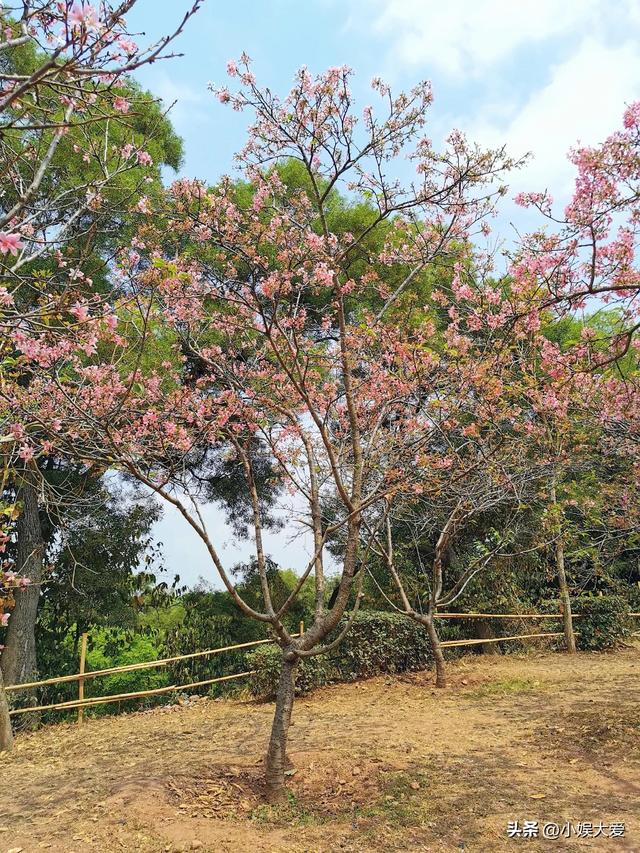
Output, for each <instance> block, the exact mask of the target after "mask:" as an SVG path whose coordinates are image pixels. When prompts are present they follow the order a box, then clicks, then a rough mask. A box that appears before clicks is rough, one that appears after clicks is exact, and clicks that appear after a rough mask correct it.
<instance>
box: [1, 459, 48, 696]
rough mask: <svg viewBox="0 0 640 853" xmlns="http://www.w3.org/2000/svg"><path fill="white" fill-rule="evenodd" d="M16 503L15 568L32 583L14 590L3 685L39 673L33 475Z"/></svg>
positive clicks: (38, 541) (40, 550) (39, 543)
mask: <svg viewBox="0 0 640 853" xmlns="http://www.w3.org/2000/svg"><path fill="white" fill-rule="evenodd" d="M18 500H19V501H20V502H21V503H22V511H21V513H20V515H19V516H18V520H17V522H16V533H17V538H18V545H17V554H16V569H17V570H18V571H19V572H20V574H21V575H22V577H25V578H29V580H30V581H31V583H30V585H29V586H27V587H25V588H24V589H18V590H16V591H15V600H16V604H15V607H14V608H13V610H12V611H11V616H10V618H9V624H8V626H7V633H6V638H5V648H4V651H3V652H2V656H1V657H0V669H1V670H2V675H3V677H4V682H5V684H20V683H22V682H24V681H33V680H34V679H35V677H36V675H37V671H38V663H37V658H36V634H35V631H36V617H37V615H38V602H39V599H40V585H41V583H42V574H43V568H44V566H43V556H44V542H43V539H42V530H41V526H40V515H39V511H38V491H37V488H36V486H35V483H34V479H33V475H31V474H29V473H26V474H25V479H24V480H23V481H22V483H21V485H20V488H19V492H18Z"/></svg>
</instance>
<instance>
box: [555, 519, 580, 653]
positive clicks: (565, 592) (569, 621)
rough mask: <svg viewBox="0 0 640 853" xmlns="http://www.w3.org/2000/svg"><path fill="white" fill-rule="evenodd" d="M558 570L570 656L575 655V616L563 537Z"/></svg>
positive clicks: (565, 638) (557, 547)
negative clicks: (570, 594)
mask: <svg viewBox="0 0 640 853" xmlns="http://www.w3.org/2000/svg"><path fill="white" fill-rule="evenodd" d="M556 568H557V570H558V586H559V587H560V601H561V602H562V624H563V628H564V641H565V645H566V647H567V651H568V652H569V654H575V651H576V638H575V634H574V633H573V615H572V613H571V598H570V597H569V586H568V584H567V575H566V572H565V569H564V543H563V541H562V537H561V536H559V537H558V539H557V540H556Z"/></svg>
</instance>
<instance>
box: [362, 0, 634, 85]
mask: <svg viewBox="0 0 640 853" xmlns="http://www.w3.org/2000/svg"><path fill="white" fill-rule="evenodd" d="M355 2H356V5H359V4H358V0H355ZM617 2H618V4H619V9H618V12H619V13H621V12H623V10H626V9H627V6H629V7H630V8H633V6H634V4H635V2H636V0H617ZM372 5H374V8H375V7H376V6H377V13H374V14H373V15H372V11H371V6H372ZM605 7H608V4H605V0H446V2H443V0H375V2H374V3H373V4H372V0H364V5H363V6H362V7H361V14H360V15H358V20H363V19H364V20H366V21H371V20H372V28H373V30H374V32H375V33H377V34H378V35H379V36H381V37H383V38H384V40H385V41H387V42H388V43H389V44H390V46H391V51H392V54H393V58H394V61H395V62H396V63H398V64H400V65H411V66H414V67H415V66H424V67H426V68H430V67H434V66H435V67H437V68H438V69H440V70H442V71H445V72H448V73H450V74H461V73H472V74H477V73H480V72H482V70H483V69H485V68H488V67H490V66H492V65H494V64H496V63H498V62H500V61H501V60H504V59H506V58H507V57H509V56H510V55H512V54H513V53H514V52H516V51H517V50H518V49H519V48H520V47H522V46H524V45H526V44H528V43H531V42H541V41H544V40H546V39H550V38H552V37H554V36H558V35H562V34H566V33H568V32H576V31H581V30H585V29H587V28H589V27H591V26H593V25H594V24H595V23H596V21H597V20H598V19H599V17H600V13H601V12H603V11H604V9H605ZM609 9H610V7H609ZM366 12H368V13H367V14H365V13H366ZM355 20H356V19H355V18H352V19H351V21H352V23H353V22H354V21H355Z"/></svg>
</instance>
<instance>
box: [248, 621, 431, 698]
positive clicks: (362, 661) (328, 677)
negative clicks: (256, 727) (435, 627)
mask: <svg viewBox="0 0 640 853" xmlns="http://www.w3.org/2000/svg"><path fill="white" fill-rule="evenodd" d="M342 627H344V623H343V624H342V625H340V626H338V629H337V630H336V634H337V633H338V632H339V631H340V630H341V628H342ZM331 639H332V638H331V636H330V637H328V638H327V642H331ZM280 661H281V652H280V649H279V648H278V646H275V645H273V646H271V645H268V646H261V647H260V648H258V649H256V650H255V651H253V652H251V653H250V654H249V655H247V664H248V667H249V669H252V670H256V673H255V675H252V676H251V678H250V681H249V689H250V691H251V693H252V694H253V695H254V696H257V697H260V698H261V699H271V698H273V697H274V695H275V691H276V687H277V684H278V678H279V675H280ZM432 661H433V659H432V656H431V649H430V647H429V639H428V637H427V632H426V630H425V628H424V627H423V626H422V625H418V624H417V623H416V622H412V621H411V620H410V619H407V617H406V616H403V615H402V614H400V613H384V612H378V611H365V612H363V613H359V614H358V615H357V616H356V618H355V620H354V623H353V625H352V626H351V629H350V630H349V632H348V633H347V635H346V637H345V638H344V639H343V640H342V642H341V643H340V645H339V646H338V647H337V648H336V649H333V650H332V651H330V652H328V653H327V654H326V655H316V656H315V657H311V658H305V659H304V660H301V661H300V664H299V666H298V670H297V673H296V692H297V693H308V692H309V691H310V690H312V689H313V688H314V687H320V686H321V685H323V684H330V683H332V682H335V681H355V680H356V679H358V678H368V677H370V676H373V675H380V674H382V673H387V672H389V673H391V672H408V671H411V670H419V669H428V668H430V667H431V664H432Z"/></svg>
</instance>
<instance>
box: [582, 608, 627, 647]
mask: <svg viewBox="0 0 640 853" xmlns="http://www.w3.org/2000/svg"><path fill="white" fill-rule="evenodd" d="M575 610H576V613H580V614H581V617H580V619H578V621H577V623H576V627H577V629H578V632H579V637H578V640H579V645H580V648H582V649H593V650H597V649H609V648H612V647H613V646H615V645H616V644H617V643H618V641H619V640H621V639H622V638H623V637H626V636H628V634H629V604H628V602H627V601H626V600H625V599H624V598H622V597H621V596H618V595H603V596H589V595H584V596H582V597H581V598H578V599H576V601H575Z"/></svg>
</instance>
